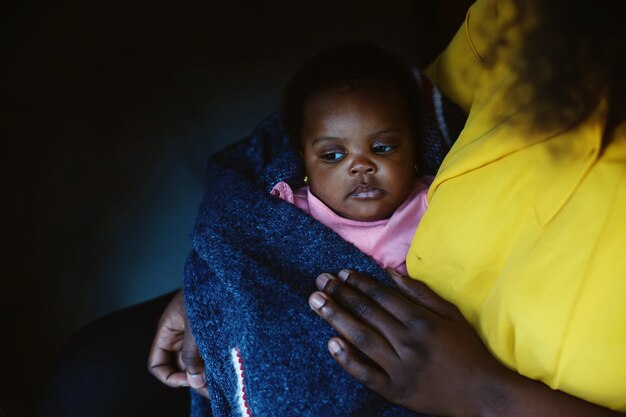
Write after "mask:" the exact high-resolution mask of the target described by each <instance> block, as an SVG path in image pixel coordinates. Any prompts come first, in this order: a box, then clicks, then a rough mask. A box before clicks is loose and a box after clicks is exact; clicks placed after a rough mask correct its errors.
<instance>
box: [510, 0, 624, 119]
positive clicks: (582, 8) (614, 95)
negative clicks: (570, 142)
mask: <svg viewBox="0 0 626 417" xmlns="http://www.w3.org/2000/svg"><path fill="white" fill-rule="evenodd" d="M621 3H622V1H621V0H596V1H594V2H593V3H589V2H588V1H584V2H583V1H580V0H568V1H564V0H549V1H545V0H515V6H516V8H517V17H516V18H515V19H514V20H515V21H514V22H511V26H513V25H515V24H516V23H520V22H521V21H525V22H529V21H530V22H531V24H530V25H527V26H526V27H524V32H523V43H522V44H521V45H520V47H519V56H518V59H516V60H514V61H512V62H510V63H509V64H510V65H511V67H512V68H513V70H514V71H515V72H516V73H517V75H518V78H519V80H520V83H519V84H518V85H525V86H530V87H531V92H532V94H533V98H534V102H533V119H534V120H533V121H534V125H535V126H536V127H538V128H544V127H546V128H549V127H555V126H556V127H561V128H568V127H574V126H576V125H578V124H580V123H582V122H583V121H584V120H585V118H587V117H588V116H589V115H590V114H591V113H592V112H593V111H594V110H595V109H597V108H598V105H599V103H600V101H601V100H603V99H604V98H608V101H609V116H608V117H609V120H608V123H609V124H608V126H609V127H612V126H615V125H617V124H618V123H620V122H622V121H624V120H625V119H626V100H625V99H624V97H625V96H626V77H625V76H626V64H625V60H626V25H625V24H624V21H623V16H622V15H621V14H620V13H619V12H618V11H619V10H621V8H620V7H619V6H621ZM530 16H532V17H533V19H530V18H529V17H530ZM513 93H514V92H513Z"/></svg>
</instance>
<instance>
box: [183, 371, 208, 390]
mask: <svg viewBox="0 0 626 417" xmlns="http://www.w3.org/2000/svg"><path fill="white" fill-rule="evenodd" d="M187 380H188V381H189V385H191V388H202V387H203V386H204V385H205V384H206V381H205V379H204V374H203V373H200V374H187Z"/></svg>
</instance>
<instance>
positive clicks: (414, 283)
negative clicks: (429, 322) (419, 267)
mask: <svg viewBox="0 0 626 417" xmlns="http://www.w3.org/2000/svg"><path fill="white" fill-rule="evenodd" d="M387 272H388V273H389V276H391V278H392V279H393V280H394V282H395V283H396V285H397V286H398V289H399V290H400V291H401V292H402V294H403V295H404V296H405V297H407V298H408V299H409V300H411V301H413V302H414V303H417V304H419V305H421V306H423V307H425V308H427V309H428V310H430V311H432V312H433V313H435V314H437V315H439V316H441V317H444V318H447V319H450V320H454V319H457V318H459V316H460V315H461V313H460V312H459V310H458V309H457V308H456V306H455V305H454V304H452V303H450V302H448V301H446V300H444V299H443V298H441V297H440V296H439V295H438V294H437V293H435V292H434V291H433V290H431V289H430V288H429V287H428V286H427V285H426V284H424V283H423V282H422V281H418V280H416V279H413V278H410V277H407V276H402V275H400V274H399V273H398V272H397V271H395V270H393V269H391V268H388V269H387Z"/></svg>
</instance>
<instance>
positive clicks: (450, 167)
mask: <svg viewBox="0 0 626 417" xmlns="http://www.w3.org/2000/svg"><path fill="white" fill-rule="evenodd" d="M510 11H511V7H510V5H507V4H505V5H502V4H496V3H495V1H491V0H485V1H483V0H480V1H479V2H478V3H476V4H474V6H472V8H471V9H470V11H469V12H468V15H467V19H466V21H465V24H464V25H463V27H462V28H461V29H460V31H459V32H458V33H457V35H456V37H455V38H454V39H453V41H452V43H451V45H450V46H449V47H448V48H447V49H446V51H444V53H443V54H442V55H441V56H440V57H439V58H437V60H436V61H435V62H434V63H433V65H432V66H431V68H429V74H430V76H431V78H432V79H433V80H434V82H435V83H436V84H438V85H439V87H440V88H441V89H442V90H443V92H444V94H446V95H447V96H448V97H450V98H452V99H453V100H454V101H456V102H457V103H458V104H460V105H461V106H462V107H464V108H465V109H466V110H467V111H468V115H469V117H468V121H467V124H466V126H465V128H464V130H463V132H462V133H461V135H460V137H459V138H458V140H457V142H456V144H455V145H454V147H453V149H452V150H451V151H450V153H449V155H448V156H447V157H446V159H445V160H444V162H443V164H442V166H441V168H440V170H439V173H438V174H437V177H436V178H435V181H434V183H433V185H432V187H431V190H430V193H429V209H428V210H427V212H426V214H425V215H424V217H423V219H422V222H421V223H420V226H419V228H418V230H417V233H416V235H415V237H414V240H413V243H412V245H411V248H410V250H409V254H408V255H407V267H408V272H409V275H410V276H412V277H414V278H417V279H421V280H423V281H425V282H426V283H427V284H428V285H429V286H431V288H433V289H434V290H435V291H436V292H438V293H439V294H440V295H441V296H443V297H444V298H446V299H448V300H449V301H451V302H453V303H454V304H456V305H457V306H458V307H459V308H460V309H461V311H462V312H463V314H464V315H465V317H466V318H467V319H468V320H469V321H470V322H471V323H472V324H473V325H474V327H475V328H476V329H477V331H478V332H479V334H480V336H481V337H482V339H483V340H484V341H485V343H486V344H487V345H488V347H489V348H490V350H491V351H492V352H493V354H494V355H495V356H496V357H497V358H498V359H499V360H500V361H502V362H503V363H504V364H506V365H507V366H508V367H510V368H511V369H515V370H517V371H518V372H519V373H521V374H523V375H525V376H528V377H530V378H533V379H537V380H541V381H543V382H544V383H546V384H547V385H549V386H550V387H552V388H554V389H559V390H562V391H565V392H567V393H570V394H572V395H574V396H577V397H580V398H583V399H586V400H588V401H591V402H594V403H597V404H600V405H603V406H606V407H609V408H613V409H615V410H619V411H626V124H622V125H621V126H619V128H618V129H617V130H616V131H614V136H613V138H612V140H611V142H610V144H609V145H608V146H607V147H606V148H605V149H604V150H603V151H602V152H600V151H601V146H600V144H601V141H602V137H603V135H605V134H606V132H605V130H604V125H605V108H604V106H600V108H599V109H598V110H597V111H596V112H595V114H593V115H592V116H591V117H590V118H589V119H588V120H586V122H585V123H583V124H582V125H580V126H579V127H577V128H575V129H572V130H569V131H544V132H537V131H534V132H532V131H531V133H529V131H528V130H523V129H521V128H520V126H525V125H527V123H525V120H527V117H528V115H527V114H526V113H525V111H524V106H523V104H522V103H519V102H518V103H516V102H511V99H510V97H508V96H507V94H506V91H507V88H506V87H507V86H508V85H509V83H510V82H512V75H511V73H510V72H509V71H508V70H507V68H506V66H505V65H504V64H501V63H498V62H496V64H495V65H494V66H493V67H491V68H490V69H489V68H487V67H486V66H485V65H484V64H483V63H484V61H486V60H489V59H494V60H495V58H493V57H490V56H488V55H487V56H485V54H488V51H489V48H488V47H487V45H488V42H489V39H491V36H493V35H492V32H490V30H491V29H490V28H493V31H494V32H495V33H497V30H498V29H497V28H498V24H499V23H498V22H499V20H501V19H502V17H503V16H506V13H509V12H510Z"/></svg>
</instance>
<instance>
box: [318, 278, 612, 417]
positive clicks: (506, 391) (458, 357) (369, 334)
mask: <svg viewBox="0 0 626 417" xmlns="http://www.w3.org/2000/svg"><path fill="white" fill-rule="evenodd" d="M389 274H390V275H391V277H392V278H393V280H394V281H395V283H396V284H397V286H398V290H399V291H396V290H394V289H390V288H387V287H385V286H383V285H381V284H379V283H377V282H376V281H373V280H372V279H370V278H368V277H366V276H364V275H362V274H359V273H358V272H353V271H346V270H343V271H341V272H340V273H339V274H338V278H336V277H334V276H332V275H330V274H322V275H320V276H319V277H318V278H317V286H318V288H319V289H320V290H321V291H318V292H315V293H313V294H312V295H311V297H310V298H309V303H310V305H311V308H313V310H315V312H316V313H317V314H319V315H320V316H321V317H322V318H324V319H325V320H326V321H327V322H328V323H329V324H330V325H331V326H333V327H334V328H335V330H337V332H338V333H339V334H340V335H341V336H342V337H334V338H332V339H331V340H330V341H329V342H328V349H329V350H330V352H331V354H332V355H333V357H334V358H335V360H336V361H337V362H338V363H339V365H341V366H342V367H343V368H344V369H345V370H346V371H347V372H348V373H349V374H350V375H352V376H353V377H354V378H355V379H357V380H358V381H359V382H361V383H362V384H364V385H365V386H367V387H369V388H370V389H372V390H373V391H375V392H377V393H378V394H380V395H382V396H383V397H385V398H386V399H387V400H389V401H391V402H393V403H396V404H399V405H401V406H404V407H406V408H408V409H410V410H413V411H418V412H421V413H430V414H434V415H446V416H457V417H460V416H481V417H483V416H489V417H490V416H498V417H501V416H507V417H554V416H568V417H583V416H584V417H591V416H593V417H618V416H619V417H623V416H624V414H622V413H618V412H616V411H612V410H609V409H607V408H603V407H600V406H598V405H596V404H592V403H589V402H587V401H584V400H581V399H580V398H576V397H573V396H571V395H568V394H565V393H563V392H561V391H555V390H552V389H550V387H548V386H547V385H544V384H542V383H541V382H538V381H534V380H532V379H529V378H526V377H523V376H521V375H519V374H518V373H516V372H513V371H511V370H509V369H508V368H505V367H504V366H503V365H501V364H500V363H499V362H498V361H497V360H496V359H495V358H494V357H493V356H492V355H491V354H490V353H489V352H488V351H487V349H486V348H485V346H484V345H483V343H482V342H481V340H480V339H479V338H478V335H477V334H476V333H475V331H474V330H473V328H472V327H471V326H470V325H469V323H468V322H467V321H466V320H465V319H464V318H463V316H462V315H461V313H460V312H459V310H458V309H457V308H456V307H455V306H454V305H452V304H450V303H448V302H447V301H445V300H443V299H442V298H441V297H439V296H438V295H437V294H435V293H434V292H433V291H432V290H431V289H430V288H428V287H427V286H426V285H425V284H423V283H421V282H419V281H415V280H412V279H410V278H407V277H402V276H400V275H399V274H398V273H396V272H395V271H392V270H389Z"/></svg>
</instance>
